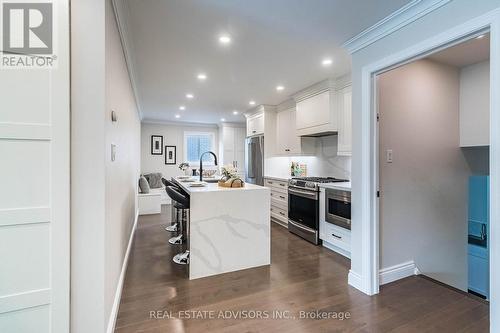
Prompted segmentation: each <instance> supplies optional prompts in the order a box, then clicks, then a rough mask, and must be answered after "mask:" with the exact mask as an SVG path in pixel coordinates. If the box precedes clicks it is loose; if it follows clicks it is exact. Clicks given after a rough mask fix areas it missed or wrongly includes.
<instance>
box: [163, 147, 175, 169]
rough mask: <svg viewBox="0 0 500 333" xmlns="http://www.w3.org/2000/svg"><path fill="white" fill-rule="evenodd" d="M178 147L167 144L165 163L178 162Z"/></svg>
mask: <svg viewBox="0 0 500 333" xmlns="http://www.w3.org/2000/svg"><path fill="white" fill-rule="evenodd" d="M176 160H177V147H176V146H165V164H167V165H170V164H176V163H177V161H176Z"/></svg>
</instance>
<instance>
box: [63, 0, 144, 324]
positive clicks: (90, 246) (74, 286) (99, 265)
mask: <svg viewBox="0 0 500 333" xmlns="http://www.w3.org/2000/svg"><path fill="white" fill-rule="evenodd" d="M71 19H72V21H71V25H72V31H71V38H72V50H71V51H72V53H71V59H72V65H71V69H72V76H71V83H72V86H71V99H72V100H71V109H72V122H71V129H72V133H71V135H72V136H71V163H72V171H71V182H72V184H71V225H72V228H71V332H73V333H80V332H82V333H87V332H96V333H99V332H105V331H106V328H107V325H108V321H109V320H110V318H109V317H110V314H111V310H112V305H113V299H114V296H115V292H116V287H117V283H118V278H119V274H120V270H121V266H122V263H123V259H124V254H125V250H126V246H127V242H128V239H129V235H130V231H131V227H132V224H133V222H134V218H135V215H136V196H135V193H136V191H137V180H138V175H139V161H140V143H139V141H140V120H139V117H138V114H137V109H136V105H135V100H134V97H133V94H132V89H131V86H130V81H129V78H128V73H127V70H126V67H125V60H124V56H123V51H122V48H121V44H120V41H119V35H118V31H117V28H116V22H115V19H114V14H113V8H112V6H111V0H104V1H103V0H74V1H72V3H71ZM90 22H91V24H90ZM111 108H113V109H114V110H115V111H116V113H117V115H118V122H116V123H112V122H111V116H110V112H111V110H110V109H111ZM111 143H115V144H117V146H118V153H117V158H116V161H115V162H111V161H110V156H111V152H110V146H111ZM112 319H113V318H111V320H112Z"/></svg>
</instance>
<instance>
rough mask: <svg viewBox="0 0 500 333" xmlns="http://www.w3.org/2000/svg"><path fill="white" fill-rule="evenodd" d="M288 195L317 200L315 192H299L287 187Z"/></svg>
mask: <svg viewBox="0 0 500 333" xmlns="http://www.w3.org/2000/svg"><path fill="white" fill-rule="evenodd" d="M288 194H294V195H298V196H299V197H303V198H308V199H313V200H318V193H317V192H309V191H301V190H297V189H295V188H292V187H288Z"/></svg>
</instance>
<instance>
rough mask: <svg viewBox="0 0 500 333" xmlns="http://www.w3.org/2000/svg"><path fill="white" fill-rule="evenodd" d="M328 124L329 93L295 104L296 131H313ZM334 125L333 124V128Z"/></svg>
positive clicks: (325, 92)
mask: <svg viewBox="0 0 500 333" xmlns="http://www.w3.org/2000/svg"><path fill="white" fill-rule="evenodd" d="M329 123H330V91H329V90H327V91H324V92H322V93H319V94H317V95H314V96H312V97H309V98H307V99H304V100H301V101H299V102H297V123H296V125H297V130H304V132H311V130H312V131H314V130H315V129H316V128H321V127H323V126H328V125H329ZM334 125H335V124H333V126H334Z"/></svg>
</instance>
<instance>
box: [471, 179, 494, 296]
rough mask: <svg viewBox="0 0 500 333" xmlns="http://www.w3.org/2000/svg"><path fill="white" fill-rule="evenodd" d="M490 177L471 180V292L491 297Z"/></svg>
mask: <svg viewBox="0 0 500 333" xmlns="http://www.w3.org/2000/svg"><path fill="white" fill-rule="evenodd" d="M489 192H490V191H489V177H488V176H471V177H470V178H469V207H468V212H469V213H468V221H469V228H468V229H469V237H468V239H469V245H468V259H469V290H471V291H473V292H476V293H478V294H481V295H483V296H485V297H486V298H488V297H489V244H488V242H489V210H490V209H489V208H490V206H489V204H490V193H489Z"/></svg>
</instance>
